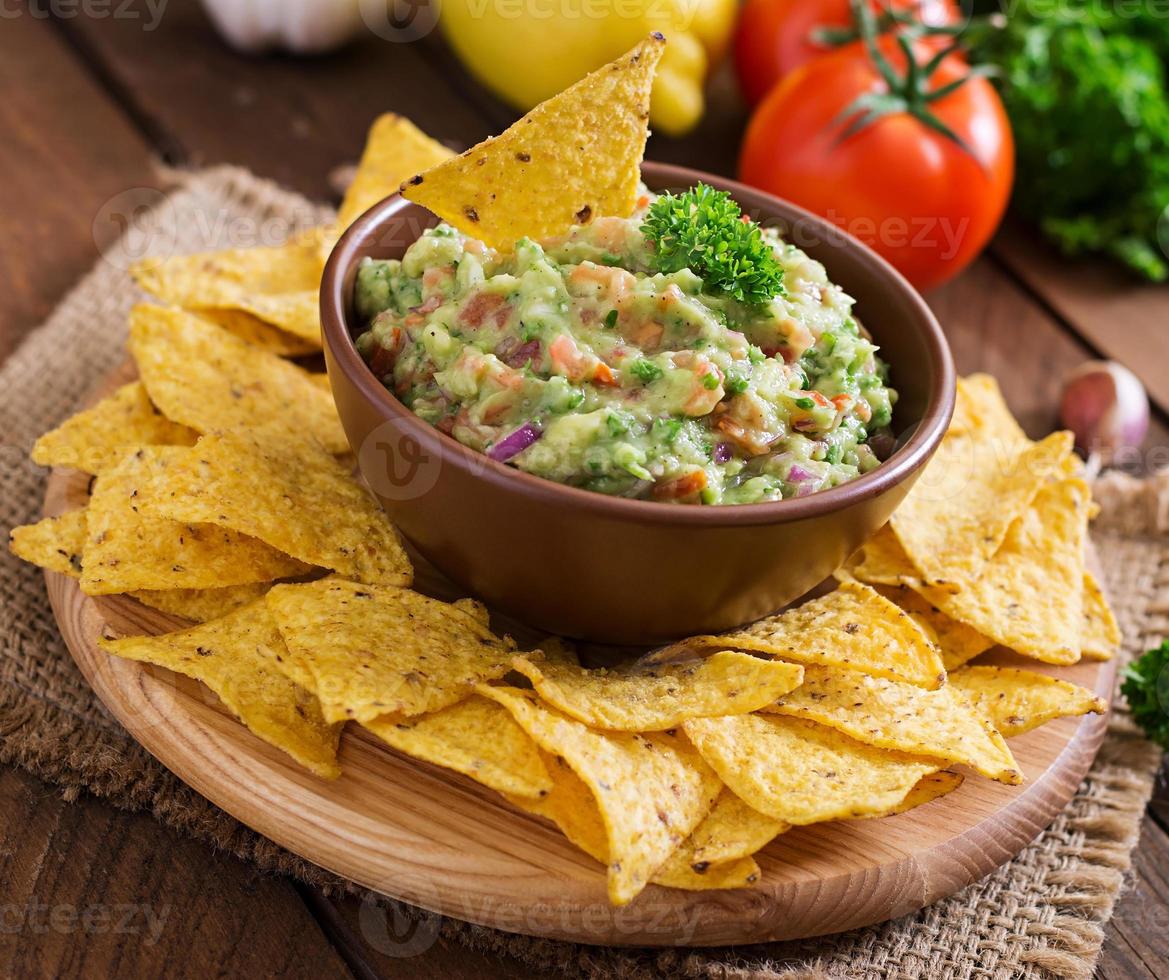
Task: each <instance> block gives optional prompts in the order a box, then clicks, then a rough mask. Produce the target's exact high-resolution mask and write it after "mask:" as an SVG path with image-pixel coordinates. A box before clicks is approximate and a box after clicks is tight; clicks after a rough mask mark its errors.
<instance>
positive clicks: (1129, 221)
mask: <svg viewBox="0 0 1169 980" xmlns="http://www.w3.org/2000/svg"><path fill="white" fill-rule="evenodd" d="M1152 6H1155V5H1151V4H1137V5H1136V6H1135V7H1133V6H1132V5H1128V4H1124V3H1123V2H1122V0H1098V2H1091V3H1090V2H1089V0H1067V2H1066V3H1061V4H1038V5H1035V7H1034V9H1032V7H1031V6H1029V5H1027V4H1011V5H1009V7H1010V13H1009V16H1008V18H1007V24H1006V28H1005V29H1004V30H1002V31H999V32H996V33H992V34H991V35H989V36H988V37H987V39H986V42H985V43H984V44H983V45H980V46H979V47H977V48H976V51H975V54H976V55H977V56H978V57H979V58H981V59H982V60H985V61H988V62H990V63H992V64H995V65H997V66H998V68H999V74H998V84H999V89H1000V91H1001V93H1002V96H1003V103H1004V105H1005V106H1006V109H1007V115H1008V116H1009V117H1010V119H1011V126H1012V128H1013V129H1014V134H1015V146H1016V158H1017V173H1016V182H1015V204H1016V206H1017V207H1018V208H1019V210H1020V211H1022V212H1023V213H1024V214H1026V215H1027V216H1028V217H1030V218H1032V219H1033V220H1035V221H1037V222H1038V223H1039V225H1040V227H1041V228H1042V229H1043V231H1044V233H1045V234H1046V235H1047V236H1048V237H1049V238H1050V239H1052V240H1053V241H1054V242H1055V243H1056V244H1057V245H1058V246H1059V247H1060V249H1062V251H1064V252H1065V253H1067V254H1068V255H1092V254H1103V255H1108V256H1110V257H1111V258H1113V259H1115V260H1116V261H1118V262H1120V263H1122V264H1124V265H1126V266H1128V267H1129V268H1130V269H1132V270H1133V271H1134V272H1136V273H1137V274H1138V275H1140V276H1143V277H1144V278H1146V279H1151V280H1154V281H1163V280H1165V279H1166V278H1169V262H1167V261H1166V248H1167V247H1169V238H1167V235H1169V230H1167V229H1169V225H1166V224H1165V220H1166V219H1165V217H1163V216H1165V215H1169V78H1167V75H1166V70H1165V66H1166V64H1167V63H1169V60H1167V59H1169V26H1167V24H1169V19H1167V18H1166V17H1165V16H1164V14H1163V13H1162V12H1158V11H1155V10H1152V9H1151V8H1152ZM1039 8H1042V10H1041V9H1039Z"/></svg>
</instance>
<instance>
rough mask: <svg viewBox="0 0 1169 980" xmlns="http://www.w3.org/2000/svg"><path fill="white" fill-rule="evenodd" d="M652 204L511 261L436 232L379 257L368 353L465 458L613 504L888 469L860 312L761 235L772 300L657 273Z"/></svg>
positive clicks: (720, 498)
mask: <svg viewBox="0 0 1169 980" xmlns="http://www.w3.org/2000/svg"><path fill="white" fill-rule="evenodd" d="M654 200H655V198H654V197H653V196H652V195H650V194H643V195H642V197H641V199H640V200H639V206H638V211H637V212H636V213H635V214H634V215H632V216H631V217H630V218H613V217H602V218H598V219H597V220H595V221H593V222H592V223H591V224H588V225H584V226H580V227H576V228H573V229H572V231H571V232H570V233H569V234H567V235H565V236H563V237H561V238H557V239H554V240H550V241H545V242H540V243H538V242H534V241H529V240H527V239H524V240H521V241H520V242H518V243H517V244H516V246H515V249H514V251H513V252H511V253H507V254H503V253H497V252H495V251H493V250H492V249H489V248H488V247H487V246H485V245H484V244H483V243H482V242H479V241H477V240H475V239H472V238H468V237H466V236H465V235H463V234H462V233H460V232H458V231H456V230H455V229H453V228H451V227H449V226H447V225H439V226H438V227H437V228H432V229H430V230H429V231H427V232H425V233H424V234H423V235H422V237H421V238H419V239H418V240H417V241H416V242H415V243H414V244H413V245H411V246H410V248H409V249H407V251H406V253H405V255H404V256H403V257H402V259H401V261H397V260H389V261H374V260H369V259H367V260H365V262H364V263H363V264H362V265H361V267H360V269H359V271H358V276H357V286H356V296H355V301H356V307H357V311H358V314H359V316H360V317H361V318H362V321H363V322H367V323H368V324H369V328H368V330H367V331H366V332H365V333H363V334H362V335H361V336H360V337H359V338H358V340H357V345H358V349H359V350H360V351H361V353H362V355H363V356H364V357H365V358H366V360H367V362H368V363H369V365H370V367H371V369H372V370H373V371H374V373H375V374H376V375H377V376H378V378H379V379H380V380H381V381H382V382H383V383H384V384H385V386H386V387H387V388H388V389H389V390H390V391H392V392H393V393H394V394H395V395H397V397H398V398H400V399H401V400H402V402H403V403H404V404H405V405H407V406H408V407H409V408H410V409H411V410H412V411H413V412H415V414H417V415H418V416H419V417H421V418H423V419H425V420H426V421H427V422H430V423H431V424H432V425H435V426H437V427H438V428H439V429H441V430H442V431H444V432H447V433H449V434H450V435H452V436H453V437H454V438H455V439H457V440H458V441H459V442H461V443H463V444H464V445H467V446H470V447H472V448H474V449H476V450H479V451H480V452H484V453H487V454H488V455H490V456H492V457H493V458H495V459H498V460H502V461H506V462H508V463H510V464H511V465H513V466H516V467H518V468H519V469H522V470H525V471H526V472H528V473H533V474H535V475H537V476H542V477H545V478H547V479H549V480H556V481H558V482H560V483H567V484H570V485H572V486H576V487H583V488H585V489H588V490H595V491H598V492H600V493H608V494H618V495H622V496H627V497H638V498H643V499H649V500H660V501H673V502H680V503H706V504H743V503H758V502H760V501H766V500H779V499H781V498H784V497H798V496H804V495H806V494H809V493H813V492H815V491H817V490H822V489H825V488H827V487H833V486H836V485H838V484H840V483H845V482H847V481H849V480H852V479H855V478H856V477H857V476H859V475H860V474H862V473H865V472H867V471H869V470H871V469H872V468H873V467H875V466H877V465H878V463H879V459H878V456H877V453H876V452H875V451H874V448H873V445H874V444H876V445H880V444H881V443H882V442H885V443H888V442H890V441H891V440H890V439H889V438H888V427H889V424H890V420H891V414H892V406H893V403H894V402H895V400H896V393H895V392H894V391H893V390H892V389H891V388H889V387H888V386H887V384H886V371H885V366H884V364H883V363H882V362H881V361H880V360H879V359H878V358H877V357H876V347H875V346H874V345H873V344H872V343H871V342H870V341H869V339H868V338H867V336H866V335H865V334H864V333H863V331H862V330H861V329H860V327H859V325H858V324H857V322H856V320H855V319H854V318H853V317H852V315H851V307H852V300H851V299H850V298H849V297H848V296H847V295H845V293H844V292H843V291H842V290H841V289H840V288H839V287H838V286H835V285H833V284H832V283H831V282H829V281H828V277H827V276H826V274H825V271H824V268H823V266H821V265H820V264H819V263H818V262H814V261H812V260H811V259H810V258H808V256H807V255H805V254H804V253H803V252H802V251H800V250H799V249H798V248H796V247H795V246H793V245H789V244H786V243H784V242H783V241H782V240H781V239H780V238H779V237H778V236H777V235H776V234H774V232H771V231H766V230H765V231H763V232H762V234H763V237H764V241H765V242H766V243H767V244H768V245H769V246H770V248H772V249H773V250H774V253H775V256H776V259H777V260H778V262H779V265H780V266H781V268H782V284H783V285H782V289H781V290H780V291H779V294H778V295H776V296H775V297H773V298H772V299H771V300H770V301H767V302H754V303H752V302H744V301H742V300H739V299H736V298H734V297H733V296H732V295H729V294H728V292H727V291H725V290H716V289H714V288H709V287H708V285H707V284H706V283H704V280H703V279H702V278H700V277H699V275H697V274H696V273H695V272H694V271H692V270H691V269H690V268H682V269H680V270H679V271H673V272H669V273H663V272H661V271H658V269H659V268H660V265H659V263H657V262H656V261H655V258H656V256H655V243H654V242H653V241H651V240H650V239H648V238H647V236H646V234H645V231H644V227H643V226H644V224H645V220H646V211H647V209H648V208H649V207H650V206H651V205H652V203H653V201H654ZM877 437H879V438H877Z"/></svg>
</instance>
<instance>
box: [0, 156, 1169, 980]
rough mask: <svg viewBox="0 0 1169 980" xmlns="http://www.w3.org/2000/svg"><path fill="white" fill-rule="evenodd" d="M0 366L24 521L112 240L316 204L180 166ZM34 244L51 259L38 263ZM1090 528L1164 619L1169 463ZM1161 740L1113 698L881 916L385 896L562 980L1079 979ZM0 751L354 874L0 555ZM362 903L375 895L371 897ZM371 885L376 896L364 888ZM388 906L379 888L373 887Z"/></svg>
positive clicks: (4, 517)
mask: <svg viewBox="0 0 1169 980" xmlns="http://www.w3.org/2000/svg"><path fill="white" fill-rule="evenodd" d="M154 204H155V207H154V209H153V210H152V211H151V212H149V213H147V214H146V215H145V216H143V215H139V220H138V221H137V222H136V224H135V226H134V229H135V230H134V231H132V232H131V233H130V240H129V241H126V242H123V243H122V244H121V245H119V246H116V247H114V249H113V250H107V252H106V258H105V259H103V260H102V261H101V262H99V263H98V265H97V267H96V268H95V269H94V270H93V271H92V272H91V273H90V275H89V276H87V277H86V278H85V279H84V280H83V281H82V282H81V283H80V284H79V285H78V286H77V288H76V289H75V290H74V291H73V292H72V293H71V294H70V295H69V296H68V297H67V298H66V299H65V300H64V301H63V302H62V303H61V305H60V307H58V309H57V310H56V312H55V313H54V314H53V315H52V317H50V319H49V320H48V322H47V323H45V324H44V326H43V327H41V328H40V329H39V330H38V331H36V332H35V333H34V334H33V335H32V336H30V337H29V339H28V340H27V342H26V343H25V344H24V345H23V347H21V349H20V350H19V351H17V353H16V354H14V355H13V356H12V357H11V358H10V359H9V360H8V362H7V363H6V364H5V365H4V366H3V368H2V370H0V433H3V439H4V440H5V442H6V445H5V446H4V447H3V449H2V452H3V456H2V459H0V461H2V463H3V470H2V473H0V481H2V484H0V523H3V525H4V531H5V533H7V530H8V528H9V527H11V526H12V525H14V524H22V523H25V522H28V521H30V520H35V519H36V518H37V517H38V515H39V510H40V505H41V497H42V494H43V491H44V482H45V476H46V474H45V472H44V471H43V470H41V469H40V468H38V467H35V466H33V465H32V464H31V463H29V462H28V461H27V452H28V449H29V446H30V445H31V444H32V442H33V440H34V438H35V437H36V436H37V435H38V434H40V433H41V432H43V431H45V430H46V429H48V428H50V427H52V426H53V425H55V424H57V423H58V422H59V421H60V420H61V419H62V418H63V417H64V416H66V415H67V414H69V413H70V412H71V411H73V409H74V407H75V405H76V404H77V402H78V401H79V400H80V399H81V398H83V397H85V395H86V394H87V392H88V391H89V390H90V389H91V388H92V387H93V386H94V385H95V384H96V383H97V382H98V380H99V379H100V378H101V377H102V376H103V375H104V374H105V373H107V372H108V371H109V370H111V369H112V368H114V367H115V366H116V365H117V364H118V363H119V362H121V361H122V360H123V359H124V357H125V353H124V348H123V340H124V336H125V323H126V313H127V311H128V310H129V308H130V306H131V304H133V303H134V302H135V301H136V300H137V299H139V298H140V297H139V296H138V295H137V294H136V292H135V289H134V287H133V286H132V284H131V282H130V279H129V277H128V276H127V275H126V272H125V268H126V264H127V263H126V261H125V259H126V254H125V253H126V252H131V253H138V252H141V251H142V249H143V248H144V247H146V248H147V249H148V250H150V251H153V252H165V251H167V250H169V249H173V250H175V251H179V252H183V251H193V250H197V249H202V248H211V247H218V246H224V245H229V244H232V245H235V244H241V243H242V244H247V243H248V242H249V240H263V239H264V238H265V237H272V236H277V235H279V234H280V233H282V232H283V231H284V230H286V227H287V225H288V224H289V223H291V224H292V225H294V226H298V225H304V224H307V223H311V222H314V221H319V220H322V219H323V218H324V217H325V213H324V212H323V211H322V210H321V209H319V208H316V207H314V206H312V205H310V204H309V203H308V202H306V201H304V200H303V199H301V198H298V197H295V196H293V195H291V194H288V193H286V192H284V191H282V190H280V189H279V188H277V187H275V186H273V185H272V184H270V183H267V182H264V181H261V180H258V179H257V178H255V177H253V176H251V175H250V174H248V173H245V172H243V171H240V170H236V169H229V168H219V169H215V170H211V171H207V172H204V173H201V174H197V175H190V176H187V177H185V178H183V179H181V180H179V181H178V182H177V184H176V186H175V188H174V190H173V193H172V194H171V195H170V197H169V198H168V199H167V200H165V201H163V200H161V199H159V200H156V201H155V202H154ZM48 260H49V258H48V257H47V256H46V261H48ZM1098 497H1099V499H1100V502H1101V504H1102V506H1103V510H1102V513H1101V515H1100V518H1099V520H1098V521H1097V523H1096V543H1097V547H1098V549H1099V553H1100V558H1101V563H1102V566H1103V572H1104V577H1105V580H1106V583H1107V587H1108V589H1109V592H1110V594H1111V596H1112V597H1113V600H1114V603H1115V606H1116V611H1117V614H1118V616H1119V617H1120V620H1121V623H1122V624H1123V627H1124V636H1125V655H1126V656H1131V655H1132V654H1133V653H1135V652H1138V651H1140V650H1143V649H1145V648H1146V647H1148V646H1149V645H1151V644H1154V643H1156V642H1159V641H1160V639H1161V637H1162V636H1163V635H1164V634H1165V633H1166V632H1169V503H1167V502H1169V477H1167V478H1165V479H1164V480H1160V481H1156V480H1154V481H1149V482H1144V483H1138V482H1136V481H1127V480H1106V481H1104V485H1101V486H1100V487H1099V488H1098ZM1157 760H1158V752H1157V751H1156V750H1155V749H1154V747H1152V746H1151V745H1150V744H1149V743H1147V742H1145V741H1144V740H1142V739H1141V738H1140V737H1138V735H1137V733H1136V731H1135V730H1134V727H1133V725H1132V723H1131V722H1130V720H1129V719H1128V718H1127V717H1126V716H1125V714H1124V713H1123V710H1118V711H1117V712H1116V714H1115V715H1114V717H1113V721H1112V724H1111V727H1110V729H1109V734H1108V737H1107V740H1106V741H1105V743H1104V747H1103V749H1102V750H1101V752H1100V755H1099V758H1098V759H1097V761H1096V764H1095V765H1094V766H1093V768H1092V771H1091V773H1090V774H1089V775H1088V778H1087V779H1086V780H1085V781H1084V783H1083V785H1082V786H1081V787H1080V789H1079V791H1078V793H1077V794H1076V796H1075V799H1074V800H1073V801H1072V802H1071V804H1070V805H1069V806H1068V808H1067V810H1066V811H1065V812H1064V813H1063V814H1062V815H1061V816H1060V817H1059V818H1058V819H1057V820H1056V821H1055V823H1054V824H1053V825H1052V826H1051V827H1050V828H1049V829H1048V830H1047V831H1046V833H1044V834H1043V835H1042V836H1041V837H1039V839H1038V840H1036V841H1035V842H1034V843H1033V844H1031V845H1030V846H1029V847H1027V848H1026V850H1024V851H1023V852H1022V854H1020V855H1019V856H1018V858H1016V859H1015V860H1014V861H1012V862H1011V863H1010V864H1008V865H1006V866H1005V867H1003V868H1001V869H1000V870H999V871H997V872H996V873H995V874H992V875H990V876H989V877H988V878H986V879H984V880H983V881H980V882H978V883H977V884H974V885H971V886H969V887H968V888H966V889H965V890H964V891H962V892H960V893H959V894H957V895H955V896H954V897H952V898H950V899H948V900H946V901H942V902H939V903H937V904H935V905H934V906H932V907H930V908H928V909H925V910H923V911H921V912H919V913H917V914H916V915H912V916H909V917H906V918H903V919H899V920H897V921H895V922H890V923H887V924H885V925H881V926H875V927H872V928H868V929H862V930H858V931H855V932H851V933H847V934H843V935H838V936H832V937H827V938H822V939H817V940H809V941H804V942H798V943H784V944H772V945H768V946H756V947H741V948H737V949H734V950H725V949H724V950H704V951H693V952H691V951H685V950H681V951H664V952H663V951H653V950H646V951H628V950H612V949H601V948H593V947H587V946H574V945H570V944H565V943H554V942H549V941H544V940H535V939H529V938H524V937H519V936H513V935H509V934H505V933H501V932H496V931H494V930H490V929H483V928H479V927H476V926H471V925H466V924H464V923H460V922H456V921H453V920H448V919H439V918H438V917H435V916H429V915H428V914H427V913H422V912H419V911H418V910H414V909H409V908H402V907H399V906H395V908H394V912H395V915H401V916H407V917H413V916H420V917H426V918H427V919H428V921H427V923H426V924H425V928H427V929H428V930H430V931H440V932H441V933H443V934H444V935H447V936H449V937H451V938H453V939H456V940H457V941H459V942H462V943H465V944H466V945H467V946H469V947H474V948H477V949H481V950H492V951H497V952H498V953H500V954H502V955H506V956H511V957H514V958H515V960H516V961H517V962H516V967H517V970H518V969H523V970H524V972H533V973H534V972H537V971H545V972H547V973H549V974H553V975H568V976H589V977H601V976H619V977H629V978H634V977H651V976H662V975H666V976H684V977H691V976H692V977H719V978H726V977H764V978H766V977H773V976H778V975H785V974H788V973H789V972H791V973H795V974H796V975H807V976H833V977H836V976H847V977H886V978H895V977H896V978H910V977H912V978H917V977H931V978H976V977H977V978H986V980H991V978H993V980H999V978H1002V980H1006V978H1019V977H1045V976H1054V977H1087V976H1089V975H1090V974H1091V972H1092V970H1093V966H1094V964H1095V961H1096V958H1097V955H1098V953H1099V950H1100V944H1101V940H1102V937H1103V926H1104V923H1105V922H1107V920H1108V918H1109V917H1110V916H1111V914H1112V908H1113V905H1114V903H1115V901H1116V898H1117V894H1118V893H1119V891H1120V889H1121V887H1122V885H1123V883H1124V880H1125V873H1126V872H1127V871H1128V869H1129V867H1130V853H1131V851H1132V848H1133V847H1134V846H1135V844H1136V842H1137V835H1138V832H1139V827H1140V820H1141V814H1142V811H1143V810H1144V807H1145V803H1146V801H1147V800H1148V797H1149V795H1150V792H1151V787H1152V781H1153V773H1154V769H1155V767H1156V764H1157ZM0 762H3V763H5V764H11V765H19V766H22V767H24V768H25V769H27V770H29V771H30V772H33V773H35V774H37V775H38V776H40V777H41V778H43V779H45V780H48V781H50V782H52V783H54V784H56V785H58V786H60V787H61V789H62V791H63V793H64V794H65V796H66V797H67V798H69V799H73V798H76V797H77V796H79V795H80V794H81V793H82V792H89V793H93V794H95V795H96V796H99V797H101V798H103V799H106V800H108V801H110V802H112V803H114V804H116V805H117V806H120V807H124V808H126V809H136V810H137V809H141V810H149V811H150V812H151V813H153V814H154V815H155V817H157V818H158V819H159V820H161V821H163V822H165V823H166V824H168V825H169V826H171V827H174V828H176V829H178V830H180V831H182V832H183V833H186V834H190V835H192V836H194V837H197V838H200V839H202V840H205V841H207V842H208V843H209V844H210V845H211V846H214V847H217V848H222V849H223V850H226V851H229V852H231V853H232V854H235V855H237V856H238V857H240V858H242V859H244V860H246V861H250V862H253V863H254V864H256V865H258V866H259V867H261V868H264V869H267V870H270V871H272V872H276V873H281V874H289V875H295V876H296V877H298V878H300V879H303V880H304V881H308V882H311V883H313V884H315V885H318V886H322V887H325V888H330V889H346V888H352V887H353V886H350V885H348V884H347V883H346V882H343V881H340V880H338V879H336V878H335V877H333V876H332V875H330V874H328V873H326V872H324V871H322V870H321V869H319V868H317V867H315V866H312V865H310V864H308V863H306V862H304V861H302V860H300V859H299V858H297V857H295V856H293V855H292V854H289V853H288V852H286V851H284V850H282V849H281V848H279V847H277V846H276V845H275V844H273V843H272V842H271V841H268V840H266V839H265V838H263V837H260V836H259V835H257V834H255V833H253V832H252V831H250V830H248V829H247V828H246V827H243V826H242V825H240V824H239V823H237V822H236V821H235V820H234V819H232V818H231V817H229V816H228V815H227V814H225V813H223V812H222V811H220V810H219V809H217V808H216V807H215V806H213V805H212V804H211V803H209V802H208V801H207V800H205V799H203V798H202V797H200V796H199V795H198V794H196V793H195V792H194V791H192V790H191V789H189V788H187V787H186V786H185V785H184V784H183V783H181V782H180V781H179V780H178V779H177V778H175V777H174V776H173V775H171V773H169V772H168V771H167V770H166V769H164V768H163V767H162V765H160V764H159V763H158V762H157V761H155V759H154V758H153V757H151V756H150V755H149V754H148V753H147V752H146V751H145V750H144V749H142V748H141V747H140V746H139V745H138V744H137V743H136V742H134V741H133V740H132V739H130V738H129V737H128V736H127V734H126V732H125V731H124V730H123V729H122V728H121V727H120V726H119V724H118V723H117V722H116V721H115V720H114V719H113V718H112V717H111V716H110V715H109V714H108V713H107V712H106V711H105V710H104V708H103V707H102V705H101V704H100V702H99V701H98V700H97V698H96V697H95V695H94V694H93V693H92V691H91V690H90V689H89V687H88V685H87V684H86V683H85V681H84V680H83V679H82V676H81V674H80V673H79V671H78V670H77V669H76V668H75V666H74V664H73V661H72V659H71V658H70V656H69V653H68V651H67V650H66V649H65V646H64V643H63V642H62V640H61V638H60V635H59V634H58V631H57V627H56V624H55V623H54V621H53V616H52V613H51V611H50V609H49V605H48V602H47V601H46V598H45V587H44V581H43V579H42V577H41V573H40V572H39V571H38V570H37V569H35V568H33V567H31V566H29V565H25V564H22V563H20V562H18V561H17V560H16V559H14V558H13V557H11V556H10V555H8V553H7V552H6V551H5V552H4V554H3V556H2V557H0ZM371 900H372V899H371ZM379 901H381V900H379ZM387 904H388V903H387Z"/></svg>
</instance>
